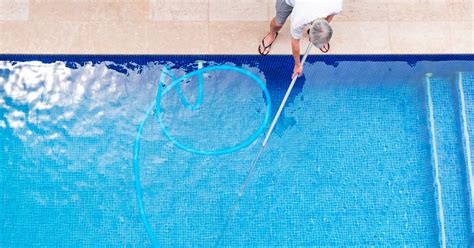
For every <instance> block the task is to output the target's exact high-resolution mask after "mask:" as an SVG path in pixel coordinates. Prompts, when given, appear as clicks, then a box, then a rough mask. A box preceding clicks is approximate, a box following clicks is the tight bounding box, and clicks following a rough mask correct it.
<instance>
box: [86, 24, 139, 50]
mask: <svg viewBox="0 0 474 248" xmlns="http://www.w3.org/2000/svg"><path fill="white" fill-rule="evenodd" d="M88 32H89V36H90V39H91V41H92V43H93V44H92V48H93V51H94V53H99V54H103V53H111V54H116V53H118V54H143V53H146V52H147V48H148V30H147V23H140V22H138V23H132V22H104V23H89V24H88Z"/></svg>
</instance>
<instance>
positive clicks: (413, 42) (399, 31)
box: [390, 21, 451, 53]
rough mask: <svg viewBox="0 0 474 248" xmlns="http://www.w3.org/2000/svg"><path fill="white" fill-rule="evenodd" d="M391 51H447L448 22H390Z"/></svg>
mask: <svg viewBox="0 0 474 248" xmlns="http://www.w3.org/2000/svg"><path fill="white" fill-rule="evenodd" d="M390 42H391V46H392V52H393V53H448V52H449V50H450V46H451V44H450V43H449V23H448V22H442V21H439V22H419V21H400V22H390Z"/></svg>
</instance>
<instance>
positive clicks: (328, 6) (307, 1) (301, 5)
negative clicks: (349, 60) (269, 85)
mask: <svg viewBox="0 0 474 248" xmlns="http://www.w3.org/2000/svg"><path fill="white" fill-rule="evenodd" d="M275 7H276V16H275V17H274V18H273V19H272V21H271V22H270V32H269V33H268V34H267V35H266V36H265V37H264V38H263V39H262V42H261V44H260V45H259V47H258V52H259V53H260V54H261V55H267V54H269V53H270V49H271V47H272V44H273V42H274V41H275V40H276V38H277V37H278V32H279V31H280V30H281V28H282V27H283V24H285V21H286V19H287V18H288V16H290V14H292V15H291V36H292V38H291V48H292V54H293V58H294V61H295V64H294V69H293V75H292V78H293V77H295V76H299V75H300V74H301V73H302V71H303V65H302V64H301V61H300V40H301V38H302V36H303V32H304V30H305V29H306V28H307V27H308V26H310V28H309V30H308V33H309V37H310V41H311V43H313V45H314V46H316V47H318V48H319V49H320V50H321V51H322V52H324V53H326V52H328V51H329V48H330V45H329V40H330V39H331V37H332V28H331V26H330V25H329V23H330V22H331V21H332V19H333V18H334V16H335V15H336V14H338V13H340V12H341V11H342V0H277V2H276V6H275Z"/></svg>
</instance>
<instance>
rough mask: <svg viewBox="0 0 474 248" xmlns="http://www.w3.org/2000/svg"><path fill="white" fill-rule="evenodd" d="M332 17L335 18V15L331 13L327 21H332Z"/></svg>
mask: <svg viewBox="0 0 474 248" xmlns="http://www.w3.org/2000/svg"><path fill="white" fill-rule="evenodd" d="M332 18H334V15H330V16H328V17H327V18H326V21H328V22H331V21H332Z"/></svg>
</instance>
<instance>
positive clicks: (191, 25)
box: [148, 22, 209, 54]
mask: <svg viewBox="0 0 474 248" xmlns="http://www.w3.org/2000/svg"><path fill="white" fill-rule="evenodd" d="M148 32H149V48H148V52H149V53H152V54H158V53H159V54H207V53H208V50H209V32H208V23H207V22H150V23H148Z"/></svg>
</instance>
